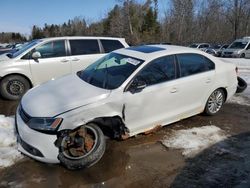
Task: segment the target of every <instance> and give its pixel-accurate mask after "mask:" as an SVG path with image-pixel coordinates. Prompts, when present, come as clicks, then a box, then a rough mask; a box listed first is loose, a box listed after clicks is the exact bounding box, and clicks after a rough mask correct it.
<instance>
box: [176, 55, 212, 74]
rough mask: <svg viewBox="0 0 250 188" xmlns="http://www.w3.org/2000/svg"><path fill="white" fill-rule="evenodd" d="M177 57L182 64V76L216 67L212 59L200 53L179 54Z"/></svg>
mask: <svg viewBox="0 0 250 188" xmlns="http://www.w3.org/2000/svg"><path fill="white" fill-rule="evenodd" d="M177 58H178V61H179V64H180V69H181V77H184V76H189V75H193V74H197V73H202V72H205V71H209V70H213V69H214V68H215V65H214V63H213V62H212V61H211V60H209V59H208V58H206V57H204V56H202V55H199V54H178V55H177Z"/></svg>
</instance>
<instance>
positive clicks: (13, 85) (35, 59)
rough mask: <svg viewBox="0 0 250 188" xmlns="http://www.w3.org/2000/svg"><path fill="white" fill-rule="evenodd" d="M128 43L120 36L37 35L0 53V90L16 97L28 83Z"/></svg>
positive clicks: (60, 73)
mask: <svg viewBox="0 0 250 188" xmlns="http://www.w3.org/2000/svg"><path fill="white" fill-rule="evenodd" d="M124 47H128V44H127V43H126V42H125V39H124V38H111V37H56V38H46V39H37V40H33V41H31V42H29V43H28V44H25V45H24V46H23V47H22V48H21V49H20V50H19V51H17V52H15V53H13V54H11V53H10V54H3V55H1V56H0V94H1V95H2V96H3V97H4V98H6V99H10V100H17V99H19V98H21V97H22V95H23V94H24V93H25V92H26V91H27V90H28V89H30V88H31V87H33V86H36V85H39V84H41V83H43V82H46V81H48V80H51V79H55V78H57V77H60V76H63V75H66V74H70V73H74V72H77V71H79V70H82V69H84V68H85V67H87V66H88V65H89V64H91V63H93V62H94V61H96V60H97V59H99V58H101V57H102V56H104V55H105V54H106V53H109V52H111V51H113V50H116V49H119V48H124Z"/></svg>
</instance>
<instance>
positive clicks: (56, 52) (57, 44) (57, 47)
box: [34, 40, 66, 58]
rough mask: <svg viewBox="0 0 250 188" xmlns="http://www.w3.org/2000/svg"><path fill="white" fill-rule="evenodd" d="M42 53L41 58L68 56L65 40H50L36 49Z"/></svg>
mask: <svg viewBox="0 0 250 188" xmlns="http://www.w3.org/2000/svg"><path fill="white" fill-rule="evenodd" d="M34 51H36V52H40V53H41V58H53V57H63V56H66V49H65V42H64V40H57V41H52V42H48V43H46V44H43V45H41V46H38V47H36V48H35V49H34Z"/></svg>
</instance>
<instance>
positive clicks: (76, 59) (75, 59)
mask: <svg viewBox="0 0 250 188" xmlns="http://www.w3.org/2000/svg"><path fill="white" fill-rule="evenodd" d="M79 60H80V59H78V58H74V59H72V61H79Z"/></svg>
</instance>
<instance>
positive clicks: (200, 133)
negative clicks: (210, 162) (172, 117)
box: [162, 125, 228, 157]
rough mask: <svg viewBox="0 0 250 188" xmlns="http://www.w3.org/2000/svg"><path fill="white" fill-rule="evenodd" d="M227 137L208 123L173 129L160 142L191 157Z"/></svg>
mask: <svg viewBox="0 0 250 188" xmlns="http://www.w3.org/2000/svg"><path fill="white" fill-rule="evenodd" d="M227 137H228V135H226V133H225V132H224V131H223V130H221V129H220V128H219V127H216V126H214V125H210V126H203V127H198V128H196V127H195V128H191V129H184V130H177V131H173V132H172V133H171V134H170V135H167V136H165V137H164V139H163V140H162V144H163V145H164V146H166V147H168V148H174V149H181V150H182V155H184V156H185V157H193V156H194V155H196V154H198V153H199V152H201V151H203V150H204V149H206V148H208V147H210V146H211V145H214V144H215V143H217V142H220V141H222V140H224V139H226V138H227Z"/></svg>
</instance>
